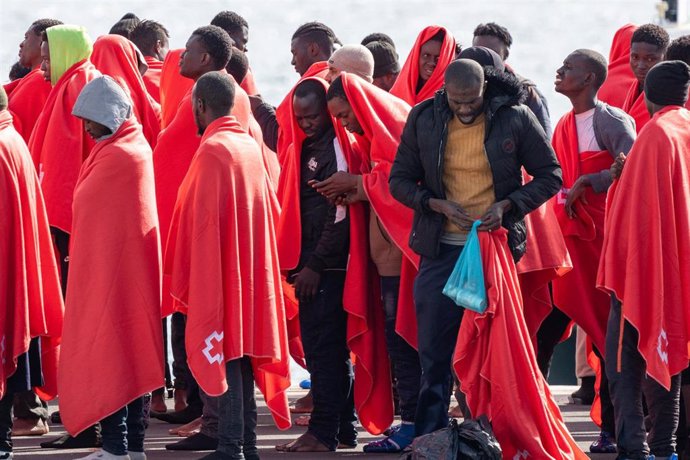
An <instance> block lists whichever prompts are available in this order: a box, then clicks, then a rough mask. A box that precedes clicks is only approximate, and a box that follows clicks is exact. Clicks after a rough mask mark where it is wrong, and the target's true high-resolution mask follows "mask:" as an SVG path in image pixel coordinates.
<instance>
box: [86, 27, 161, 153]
mask: <svg viewBox="0 0 690 460" xmlns="http://www.w3.org/2000/svg"><path fill="white" fill-rule="evenodd" d="M91 62H92V63H93V65H94V66H96V68H97V69H98V70H100V71H101V73H102V74H103V75H108V76H110V77H113V78H114V79H115V81H117V82H118V83H119V84H120V86H122V88H124V90H125V93H127V95H128V96H129V98H130V99H131V100H132V108H133V110H134V115H136V117H137V120H139V123H141V126H142V127H143V130H144V137H146V140H147V141H148V142H149V145H150V146H151V148H154V147H156V140H157V139H158V133H159V132H160V130H161V107H160V104H158V102H156V101H155V100H154V99H153V98H152V97H151V96H150V95H149V92H148V91H147V90H146V85H145V84H144V79H143V78H142V77H141V73H140V72H139V63H138V61H137V49H136V46H135V45H134V43H132V42H130V41H129V40H127V39H126V38H125V37H123V36H121V35H103V36H102V37H100V38H99V39H98V40H96V42H95V43H94V44H93V53H92V54H91Z"/></svg>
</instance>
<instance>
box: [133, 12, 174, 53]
mask: <svg viewBox="0 0 690 460" xmlns="http://www.w3.org/2000/svg"><path fill="white" fill-rule="evenodd" d="M129 39H130V40H131V41H132V42H133V43H134V44H135V45H137V47H138V48H139V49H140V50H142V51H149V50H151V49H153V47H154V46H156V42H157V41H160V42H161V43H166V42H167V41H168V40H169V39H170V33H169V32H168V29H166V28H165V27H164V26H163V24H161V23H160V22H156V21H151V20H149V19H146V20H144V21H141V22H140V23H139V24H137V26H136V27H135V28H134V30H133V31H132V33H131V34H130V38H129Z"/></svg>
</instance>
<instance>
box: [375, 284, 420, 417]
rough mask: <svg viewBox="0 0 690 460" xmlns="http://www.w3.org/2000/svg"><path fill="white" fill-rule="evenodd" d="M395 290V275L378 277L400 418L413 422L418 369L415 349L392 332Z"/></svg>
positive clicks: (396, 290)
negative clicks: (379, 278)
mask: <svg viewBox="0 0 690 460" xmlns="http://www.w3.org/2000/svg"><path fill="white" fill-rule="evenodd" d="M399 290H400V277H399V276H382V277H381V297H382V300H383V308H384V311H385V315H386V323H385V324H386V326H385V329H386V331H385V332H386V347H387V348H388V354H389V355H390V358H391V364H392V366H393V375H394V376H395V386H396V389H397V393H398V401H399V402H400V418H401V419H402V421H403V422H414V418H415V414H416V412H417V398H418V397H419V379H420V378H421V375H422V368H421V366H420V365H419V354H418V353H417V350H415V349H414V348H412V346H410V344H409V343H407V342H406V341H405V339H403V338H402V337H400V336H399V335H398V334H397V332H395V322H396V320H397V318H398V295H399Z"/></svg>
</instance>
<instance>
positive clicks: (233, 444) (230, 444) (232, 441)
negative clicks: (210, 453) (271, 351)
mask: <svg viewBox="0 0 690 460" xmlns="http://www.w3.org/2000/svg"><path fill="white" fill-rule="evenodd" d="M225 375H226V378H227V380H228V391H226V392H225V394H223V395H222V396H220V397H219V398H218V449H217V450H218V452H221V453H223V454H225V457H227V458H230V459H235V460H241V459H245V458H246V459H258V458H259V451H258V450H257V447H256V423H257V412H256V399H254V372H253V370H252V363H251V361H250V359H249V358H247V357H244V358H240V359H234V360H232V361H228V362H227V363H225Z"/></svg>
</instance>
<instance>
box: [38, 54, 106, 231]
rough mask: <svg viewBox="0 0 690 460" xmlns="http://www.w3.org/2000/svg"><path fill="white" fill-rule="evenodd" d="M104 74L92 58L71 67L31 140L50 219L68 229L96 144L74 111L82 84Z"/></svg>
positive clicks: (51, 92)
mask: <svg viewBox="0 0 690 460" xmlns="http://www.w3.org/2000/svg"><path fill="white" fill-rule="evenodd" d="M100 75H101V73H100V72H99V71H98V70H96V68H95V67H94V66H93V64H91V62H90V61H89V60H83V61H80V62H78V63H76V64H74V65H73V66H72V67H70V68H69V69H67V71H66V72H65V73H64V75H63V76H62V77H60V80H59V81H58V82H57V84H56V85H55V87H53V89H52V90H51V91H50V94H49V95H48V99H47V100H46V103H45V105H44V107H43V111H42V112H41V115H40V116H39V117H38V121H37V122H36V126H35V127H34V131H33V133H31V139H30V140H29V150H30V151H31V156H32V158H33V160H34V166H36V171H37V172H38V178H39V179H40V181H41V190H43V197H44V199H45V204H46V210H47V211H48V222H49V223H50V225H51V226H52V227H57V228H59V229H60V230H62V231H63V232H67V233H71V232H72V197H73V195H74V186H75V185H76V184H77V177H79V169H80V168H81V164H82V162H83V161H84V160H85V159H86V157H87V156H89V152H90V151H91V147H93V145H94V142H93V140H92V139H91V137H89V135H88V134H86V132H85V131H84V127H83V126H82V125H83V123H82V121H81V120H79V119H78V118H77V117H75V116H74V115H72V107H74V103H75V102H76V100H77V97H78V96H79V93H80V92H81V90H82V88H84V86H86V84H87V83H88V82H90V81H91V80H93V79H94V78H96V77H98V76H100Z"/></svg>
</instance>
